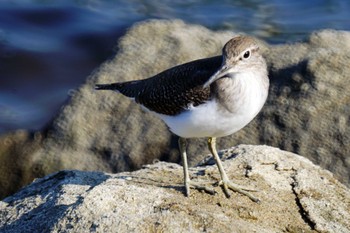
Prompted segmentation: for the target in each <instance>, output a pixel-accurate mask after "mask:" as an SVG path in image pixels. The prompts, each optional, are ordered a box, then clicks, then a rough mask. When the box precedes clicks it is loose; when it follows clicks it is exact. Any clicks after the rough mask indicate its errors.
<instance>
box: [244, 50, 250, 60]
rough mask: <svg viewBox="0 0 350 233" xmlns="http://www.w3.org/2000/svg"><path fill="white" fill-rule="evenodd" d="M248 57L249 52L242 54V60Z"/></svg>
mask: <svg viewBox="0 0 350 233" xmlns="http://www.w3.org/2000/svg"><path fill="white" fill-rule="evenodd" d="M249 57H250V51H249V50H248V51H246V52H245V53H244V54H243V58H244V59H248V58H249Z"/></svg>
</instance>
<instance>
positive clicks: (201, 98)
mask: <svg viewBox="0 0 350 233" xmlns="http://www.w3.org/2000/svg"><path fill="white" fill-rule="evenodd" d="M221 63H222V56H216V57H211V58H206V59H200V60H196V61H192V62H189V63H186V64H182V65H179V66H175V67H173V68H171V69H168V70H165V71H163V72H161V73H159V74H157V75H155V76H153V77H151V78H148V79H143V80H137V81H129V82H122V83H113V84H99V85H96V89H98V90H117V91H119V92H120V93H122V94H123V95H125V96H127V97H130V98H134V99H135V101H136V103H139V104H141V105H143V106H144V107H146V108H148V109H149V110H151V111H153V112H156V113H160V114H165V115H177V114H179V113H181V112H182V111H184V110H186V109H187V108H188V106H190V105H192V106H198V105H200V104H202V103H204V102H205V101H208V100H209V98H210V90H209V87H207V88H203V85H204V83H205V82H207V81H208V79H209V78H210V77H211V76H212V75H213V74H214V73H215V72H216V71H217V70H218V69H219V67H220V65H221Z"/></svg>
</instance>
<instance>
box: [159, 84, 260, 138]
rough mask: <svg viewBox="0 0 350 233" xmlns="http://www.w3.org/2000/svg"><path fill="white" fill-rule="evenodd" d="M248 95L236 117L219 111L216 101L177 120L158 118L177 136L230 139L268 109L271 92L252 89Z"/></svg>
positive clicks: (192, 108)
mask: <svg viewBox="0 0 350 233" xmlns="http://www.w3.org/2000/svg"><path fill="white" fill-rule="evenodd" d="M255 87H256V88H255ZM245 95H246V96H245V98H246V101H245V103H244V104H242V105H241V106H239V107H238V108H237V110H236V111H235V112H234V113H232V112H229V111H227V110H226V109H223V108H222V107H219V106H218V104H217V102H216V101H215V100H212V101H209V102H207V103H205V104H202V105H199V106H197V107H191V108H189V110H188V111H184V112H183V113H181V114H179V115H177V116H167V115H162V114H157V115H158V116H159V117H160V118H161V119H162V120H163V121H164V122H165V123H166V124H167V125H168V126H169V128H170V130H171V131H172V132H173V133H174V134H176V135H178V136H180V137H183V138H197V137H223V136H228V135H231V134H233V133H235V132H237V131H238V130H240V129H242V128H243V127H244V126H246V125H247V124H248V123H249V122H250V121H251V120H253V118H254V117H255V116H256V115H257V114H258V113H259V111H260V110H261V108H262V106H263V105H264V103H265V100H266V97H267V92H266V93H263V92H262V91H261V87H260V86H259V85H257V86H255V85H251V86H250V88H249V91H248V92H246V93H245Z"/></svg>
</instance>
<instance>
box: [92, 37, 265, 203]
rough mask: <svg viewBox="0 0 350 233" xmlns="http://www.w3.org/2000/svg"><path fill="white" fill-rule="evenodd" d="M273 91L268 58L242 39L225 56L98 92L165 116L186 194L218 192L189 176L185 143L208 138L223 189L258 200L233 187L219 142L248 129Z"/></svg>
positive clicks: (229, 46) (247, 39)
mask: <svg viewBox="0 0 350 233" xmlns="http://www.w3.org/2000/svg"><path fill="white" fill-rule="evenodd" d="M268 88H269V79H268V73H267V67H266V62H265V59H264V58H263V57H262V55H261V54H260V53H259V46H258V43H257V42H256V41H255V39H254V38H252V37H249V36H237V37H234V38H232V39H231V40H229V41H228V42H227V43H226V44H225V46H224V47H223V49H222V56H216V57H210V58H205V59H200V60H195V61H192V62H189V63H185V64H182V65H179V66H175V67H173V68H170V69H168V70H165V71H163V72H161V73H159V74H157V75H155V76H153V77H150V78H147V79H143V80H135V81H128V82H119V83H112V84H98V85H96V89H97V90H113V91H117V92H119V93H121V94H123V95H125V96H127V97H129V98H132V99H133V100H135V101H136V103H138V104H140V105H142V106H143V107H145V108H146V109H148V110H149V111H151V112H153V113H155V114H156V115H157V116H158V117H160V118H161V119H162V120H163V121H164V122H165V124H166V125H167V126H168V127H169V129H170V131H172V132H173V133H174V134H176V135H178V136H179V149H180V153H181V156H182V160H183V168H184V185H185V194H186V195H187V196H189V194H190V188H195V189H199V190H205V191H207V192H209V193H215V192H214V190H213V189H211V188H208V187H206V186H205V185H200V184H196V183H194V182H192V181H191V180H190V177H189V173H188V165H187V155H186V138H208V148H209V150H210V152H211V153H212V155H213V157H214V159H215V162H216V164H217V166H218V169H219V173H220V176H221V180H220V182H219V185H221V186H222V188H223V191H224V193H225V195H226V196H227V197H229V196H230V194H229V191H228V189H231V190H233V191H235V192H238V193H241V194H243V195H246V196H247V197H249V198H250V199H251V200H253V201H255V202H258V201H259V199H257V198H256V197H254V196H253V195H252V194H251V193H249V192H248V191H249V190H248V189H244V188H241V187H239V186H238V185H236V184H234V183H233V182H231V181H230V180H229V179H228V177H227V175H226V172H225V171H224V169H223V166H222V163H221V161H220V157H219V155H218V153H217V150H216V138H217V137H224V136H228V135H231V134H233V133H235V132H237V131H238V130H240V129H242V128H243V127H244V126H246V125H247V124H248V123H249V122H250V121H251V120H252V119H253V118H254V117H255V116H256V115H257V114H258V113H259V111H260V110H261V108H262V107H263V105H264V103H265V101H266V98H267V95H268Z"/></svg>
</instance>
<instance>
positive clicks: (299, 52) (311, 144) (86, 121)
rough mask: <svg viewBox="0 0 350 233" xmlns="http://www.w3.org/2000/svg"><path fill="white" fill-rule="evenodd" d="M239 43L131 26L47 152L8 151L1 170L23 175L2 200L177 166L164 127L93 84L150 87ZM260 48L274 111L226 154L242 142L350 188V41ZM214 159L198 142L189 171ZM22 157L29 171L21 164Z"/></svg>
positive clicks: (324, 39) (77, 97)
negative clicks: (301, 160)
mask: <svg viewBox="0 0 350 233" xmlns="http://www.w3.org/2000/svg"><path fill="white" fill-rule="evenodd" d="M234 35H237V34H236V33H233V32H229V31H220V32H214V31H211V30H208V29H206V28H204V27H202V26H199V25H190V24H186V23H184V22H182V21H179V20H171V21H168V20H151V21H146V22H142V23H138V24H136V25H134V26H133V27H132V28H130V30H129V31H128V32H127V33H126V35H125V36H124V37H122V38H121V40H120V41H119V43H118V50H117V54H116V56H115V57H114V58H113V59H111V60H110V61H107V62H105V63H104V64H103V65H102V66H101V67H100V68H99V69H98V70H96V71H95V72H94V73H93V74H92V75H91V77H90V78H89V79H88V80H87V82H86V83H85V84H83V85H82V86H81V87H80V88H79V89H77V90H76V91H75V92H72V93H71V98H70V100H69V101H68V102H67V104H66V105H64V106H63V107H62V110H61V112H60V113H59V114H58V116H57V117H56V118H55V120H54V121H53V122H52V123H51V124H50V126H49V128H48V129H47V131H45V133H44V134H43V135H42V137H40V138H41V139H40V140H39V142H40V143H38V142H37V141H35V140H34V139H30V140H29V141H33V143H36V144H35V145H36V146H35V147H30V146H24V147H22V146H21V145H23V143H22V144H21V143H18V147H19V148H17V149H16V150H15V151H16V153H17V154H16V153H15V154H13V153H12V154H6V153H8V151H9V150H4V151H5V152H4V153H3V154H1V155H0V160H1V163H2V161H4V164H5V162H6V163H9V161H10V162H11V163H12V165H8V166H14V169H15V170H16V174H17V175H16V177H14V176H13V175H8V174H9V173H6V172H4V173H3V174H2V178H1V179H0V187H8V185H7V184H13V185H14V186H15V187H10V188H9V189H3V190H0V196H1V197H4V196H6V195H8V193H11V192H12V191H9V190H15V189H18V188H19V187H20V186H22V185H23V184H24V183H28V181H29V180H32V179H34V178H36V177H42V176H44V175H46V174H50V173H52V172H55V171H59V170H62V169H78V170H99V171H105V172H119V171H127V170H135V169H138V168H140V167H141V166H142V165H143V164H149V163H152V161H153V160H158V159H159V160H165V161H172V162H180V159H179V155H178V150H177V138H176V137H175V136H174V135H172V134H171V133H170V132H169V131H168V130H167V128H166V126H165V124H164V123H163V122H162V121H161V120H159V119H158V118H156V117H155V116H153V115H152V114H151V113H149V112H145V111H143V110H142V109H141V107H140V106H138V105H136V104H135V103H133V101H132V100H129V99H128V98H126V97H124V96H122V95H119V94H117V93H113V92H108V91H95V90H94V85H95V84H96V83H110V82H117V81H126V80H133V79H142V78H147V77H149V76H152V75H155V74H157V73H159V72H161V71H163V70H165V69H168V68H170V67H172V66H175V65H178V64H181V63H184V62H188V61H191V60H194V59H199V58H204V57H209V56H214V55H218V54H220V53H221V48H222V46H223V45H224V44H225V42H227V41H228V40H229V39H230V38H231V37H233V36H234ZM261 48H262V50H263V51H264V54H265V57H266V60H267V62H268V65H269V76H270V80H271V86H270V91H269V98H268V100H267V103H266V104H265V106H264V108H263V110H262V112H261V113H260V114H259V115H258V117H257V118H256V119H255V120H254V121H252V122H251V123H250V124H249V125H248V126H247V127H245V128H244V129H242V130H241V131H239V132H237V133H236V134H234V135H232V136H229V137H225V138H221V139H219V140H218V146H219V148H227V147H229V146H231V145H238V144H241V143H246V144H267V145H271V146H275V147H279V148H281V149H285V150H288V151H292V152H295V153H297V154H300V155H302V156H305V157H307V158H309V159H310V160H312V161H313V162H315V163H316V164H319V165H320V166H322V167H323V168H326V169H328V170H330V171H332V172H333V173H334V174H335V175H336V177H337V178H338V179H339V180H340V181H341V182H343V183H345V184H347V185H349V183H350V156H349V155H350V153H349V150H350V149H349V145H350V134H349V132H350V105H349V104H350V98H349V97H350V92H349V91H348V90H349V89H350V86H349V85H350V82H349V81H348V80H349V79H350V77H349V76H350V66H349V64H350V55H349V54H350V33H349V32H346V31H334V30H324V31H318V32H315V33H313V34H311V35H310V37H309V38H308V40H307V41H305V42H298V43H293V44H282V45H266V44H265V45H264V44H262V45H261ZM4 140H6V139H4ZM21 140H22V139H21ZM22 141H23V140H22ZM13 147H16V142H15V143H14V146H12V147H11V148H13ZM28 148H30V149H28ZM207 152H208V151H207V149H206V143H205V140H200V139H195V140H191V141H190V146H189V162H190V164H191V165H193V164H195V163H196V162H198V161H199V160H201V159H202V158H203V156H204V155H205V154H206V153H207ZM23 154H25V161H26V163H25V165H26V166H22V165H23V163H22V162H20V159H21V158H23ZM8 158H13V159H10V160H9V159H8ZM17 160H18V161H17ZM17 163H18V164H20V166H16V164H17ZM4 166H5V167H6V166H7V165H4ZM18 180H20V181H18ZM4 182H5V183H6V184H3V183H4Z"/></svg>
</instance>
